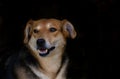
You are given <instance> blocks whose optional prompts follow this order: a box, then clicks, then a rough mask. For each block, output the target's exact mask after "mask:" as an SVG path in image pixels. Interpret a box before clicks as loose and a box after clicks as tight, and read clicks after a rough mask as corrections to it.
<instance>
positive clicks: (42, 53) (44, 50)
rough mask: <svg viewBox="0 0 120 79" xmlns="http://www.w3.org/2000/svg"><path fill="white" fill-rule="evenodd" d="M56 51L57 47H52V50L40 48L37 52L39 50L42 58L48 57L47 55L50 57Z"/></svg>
mask: <svg viewBox="0 0 120 79" xmlns="http://www.w3.org/2000/svg"><path fill="white" fill-rule="evenodd" d="M54 49H55V47H54V46H53V47H51V48H46V47H38V48H37V50H38V52H39V55H40V56H43V57H44V56H46V55H48V54H49V53H50V52H51V51H52V50H54Z"/></svg>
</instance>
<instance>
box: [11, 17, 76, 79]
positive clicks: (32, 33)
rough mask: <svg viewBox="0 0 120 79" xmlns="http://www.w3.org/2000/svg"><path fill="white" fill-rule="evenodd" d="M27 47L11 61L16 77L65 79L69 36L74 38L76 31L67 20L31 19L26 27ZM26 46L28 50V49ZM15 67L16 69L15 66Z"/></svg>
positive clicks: (16, 78) (25, 40)
mask: <svg viewBox="0 0 120 79" xmlns="http://www.w3.org/2000/svg"><path fill="white" fill-rule="evenodd" d="M24 34H25V38H24V44H25V45H26V49H24V50H23V51H21V52H20V53H19V55H17V57H16V59H15V58H14V61H13V62H12V63H13V64H12V67H13V68H10V69H9V70H11V72H12V73H14V75H12V74H11V73H10V71H9V73H10V74H11V75H12V76H10V77H11V78H12V79H13V76H14V78H15V79H66V76H65V73H66V67H67V64H68V58H67V57H66V56H65V53H64V52H65V47H66V40H67V38H72V39H74V38H75V37H76V31H75V29H74V27H73V25H72V24H71V23H70V22H69V21H67V20H58V19H40V20H34V21H33V20H30V21H28V23H27V24H26V28H25V32H24ZM26 50H27V51H26ZM12 69H13V70H12Z"/></svg>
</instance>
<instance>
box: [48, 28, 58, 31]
mask: <svg viewBox="0 0 120 79" xmlns="http://www.w3.org/2000/svg"><path fill="white" fill-rule="evenodd" d="M49 30H50V32H55V31H57V29H56V28H53V27H52V28H50V29H49Z"/></svg>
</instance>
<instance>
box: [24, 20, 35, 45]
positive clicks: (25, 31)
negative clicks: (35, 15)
mask: <svg viewBox="0 0 120 79" xmlns="http://www.w3.org/2000/svg"><path fill="white" fill-rule="evenodd" d="M32 24H33V20H29V21H28V22H27V24H26V27H25V30H24V43H25V44H26V43H27V42H28V41H29V38H30V29H31V26H32Z"/></svg>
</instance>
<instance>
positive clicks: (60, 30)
mask: <svg viewBox="0 0 120 79" xmlns="http://www.w3.org/2000/svg"><path fill="white" fill-rule="evenodd" d="M24 35H25V38H24V43H25V44H26V45H27V46H28V47H29V48H30V49H31V50H32V51H33V52H34V53H36V54H37V55H40V56H42V57H45V56H47V55H49V54H51V55H53V54H52V53H54V54H55V53H56V52H61V53H62V52H63V50H64V48H65V45H66V38H72V39H74V38H75V37H76V31H75V29H74V27H73V25H72V24H71V23H70V22H69V21H67V20H57V19H40V20H36V21H35V20H34V21H33V20H30V21H28V23H27V24H26V28H25V31H24Z"/></svg>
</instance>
